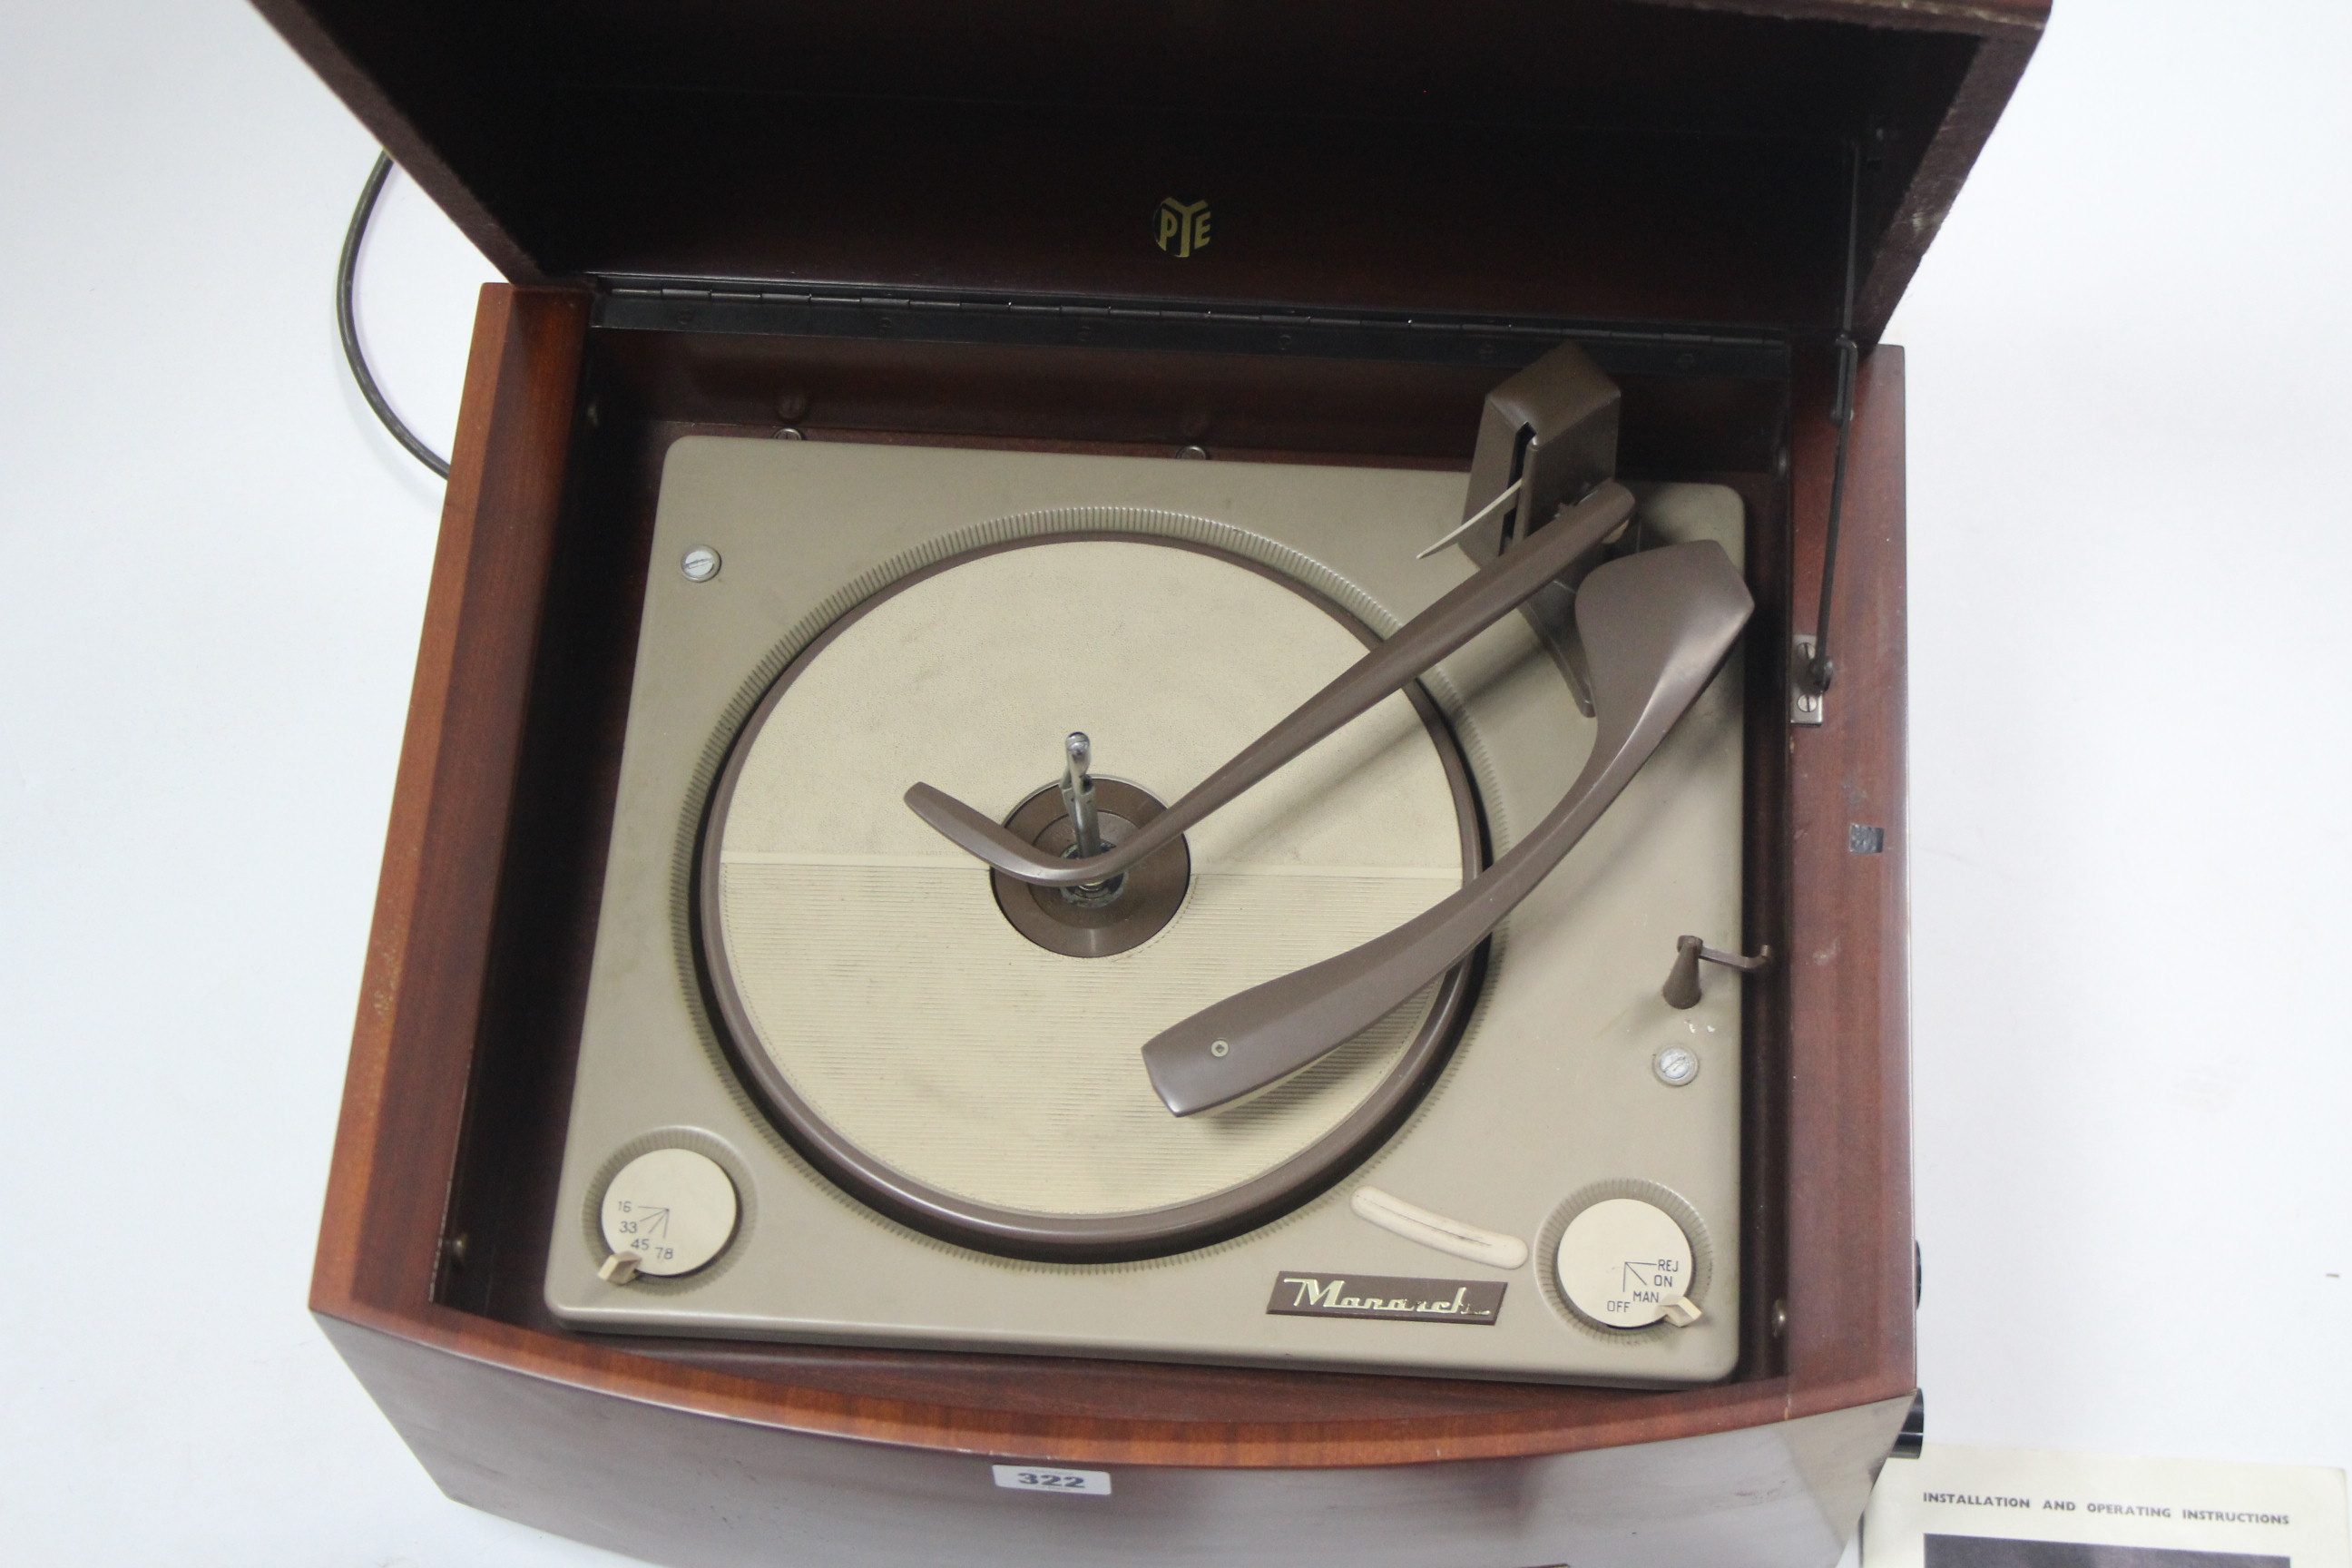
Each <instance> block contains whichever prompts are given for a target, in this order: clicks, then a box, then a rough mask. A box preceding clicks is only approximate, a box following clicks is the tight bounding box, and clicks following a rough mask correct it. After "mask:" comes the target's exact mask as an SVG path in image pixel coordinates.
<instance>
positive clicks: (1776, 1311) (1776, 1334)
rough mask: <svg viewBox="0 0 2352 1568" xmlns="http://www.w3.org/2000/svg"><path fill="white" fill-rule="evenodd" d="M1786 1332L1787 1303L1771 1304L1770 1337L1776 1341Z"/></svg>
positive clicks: (1787, 1325) (1787, 1322) (1777, 1302)
mask: <svg viewBox="0 0 2352 1568" xmlns="http://www.w3.org/2000/svg"><path fill="white" fill-rule="evenodd" d="M1788 1331H1789V1303H1788V1302H1786V1301H1775V1302H1773V1303H1772V1337H1773V1338H1774V1339H1776V1340H1777V1339H1779V1338H1780V1336H1781V1335H1782V1334H1785V1333H1787V1332H1788Z"/></svg>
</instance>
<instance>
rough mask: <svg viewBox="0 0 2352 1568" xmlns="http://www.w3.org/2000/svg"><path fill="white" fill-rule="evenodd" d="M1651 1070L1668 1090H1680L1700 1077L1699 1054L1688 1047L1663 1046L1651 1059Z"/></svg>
mask: <svg viewBox="0 0 2352 1568" xmlns="http://www.w3.org/2000/svg"><path fill="white" fill-rule="evenodd" d="M1650 1070H1651V1071H1652V1072H1654V1073H1656V1074H1657V1075H1658V1081H1659V1082H1660V1083H1662V1084H1664V1085H1665V1086H1666V1087H1667V1088H1668V1089H1680V1088H1682V1087H1683V1085H1685V1084H1686V1083H1688V1082H1690V1080H1691V1079H1695V1078H1696V1077H1698V1053H1697V1052H1696V1051H1695V1050H1692V1049H1691V1048H1690V1047H1688V1046H1662V1047H1659V1050H1658V1054H1657V1055H1656V1056H1654V1057H1652V1058H1650Z"/></svg>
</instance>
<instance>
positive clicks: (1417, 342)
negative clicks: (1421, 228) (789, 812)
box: [594, 277, 1790, 380]
mask: <svg viewBox="0 0 2352 1568" xmlns="http://www.w3.org/2000/svg"><path fill="white" fill-rule="evenodd" d="M600 281H601V282H603V283H604V292H603V293H602V294H600V296H599V298H598V300H597V304H596V311H595V317H594V321H595V324H596V325H597V326H599V327H603V328H606V329H608V330H611V331H660V332H726V333H743V334H750V335H755V336H774V337H814V338H869V339H872V338H898V339H903V340H906V341H908V342H960V343H1004V344H1046V345H1055V346H1066V347H1080V348H1100V349H1149V350H1160V351H1166V352H1174V353H1227V354H1274V355H1286V356H1296V357H1300V358H1308V359H1344V360H1401V361H1406V362H1411V363H1423V364H1480V365H1492V366H1494V367H1495V368H1496V369H1498V370H1509V369H1516V368H1517V367H1519V366H1521V365H1525V364H1528V363H1532V362H1533V361H1535V360H1536V359H1537V358H1538V357H1540V356H1541V355H1542V354H1543V353H1545V352H1546V351H1547V350H1549V349H1550V348H1552V347H1554V346H1555V345H1557V344H1559V343H1560V342H1565V341H1567V340H1570V339H1574V340H1575V341H1576V342H1579V343H1580V344H1582V345H1583V347H1584V348H1585V350H1586V352H1588V353H1591V355H1592V357H1593V358H1594V360H1596V361H1597V362H1598V363H1600V365H1601V368H1602V369H1603V370H1605V371H1608V372H1610V373H1611V374H1633V375H1710V376H1733V377H1739V378H1744V379H1756V380H1782V379H1785V378H1786V377H1787V376H1788V374H1789V360H1790V350H1789V340H1788V339H1787V338H1786V337H1783V336H1776V335H1770V334H1766V333H1742V332H1736V331H1680V330H1675V329H1671V328H1664V327H1656V328H1649V327H1628V326H1626V325H1624V324H1623V323H1613V324H1609V325H1601V324H1597V323H1594V322H1589V321H1565V320H1559V319H1554V318H1543V317H1520V318H1515V319H1497V318H1494V317H1475V316H1460V315H1444V314H1436V313H1431V314H1423V315H1413V316H1403V315H1392V316H1391V315H1370V314H1364V315H1340V314H1333V313H1328V312H1321V311H1309V310H1285V309H1281V308H1278V307H1267V308H1263V309H1261V308H1253V307H1245V306H1236V307H1231V308H1227V307H1214V308H1212V307H1209V306H1203V305H1200V304H1194V303H1181V302H1176V301H1170V300H1125V299H1106V298H1093V297H1067V296H1061V297H1055V296H1030V297H1021V296H1004V295H975V294H962V293H948V292H944V291H942V292H935V293H920V294H919V293H913V292H907V291H900V292H894V293H888V294H885V293H881V292H878V291H875V290H869V289H859V288H856V287H855V286H851V285H838V286H837V285H829V284H806V285H801V286H798V287H793V286H790V285H777V284H761V283H753V282H745V283H740V284H731V285H730V284H729V283H725V282H715V281H711V280H709V279H696V280H693V281H690V282H684V281H669V280H665V279H648V278H635V277H614V278H607V279H600Z"/></svg>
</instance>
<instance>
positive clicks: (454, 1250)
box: [448, 1230, 467, 1268]
mask: <svg viewBox="0 0 2352 1568" xmlns="http://www.w3.org/2000/svg"><path fill="white" fill-rule="evenodd" d="M466 1242H467V1234H466V1233H465V1232H464V1231H462V1230H461V1231H459V1232H458V1233H457V1235H455V1236H453V1237H450V1238H449V1242H448V1251H449V1261H450V1263H451V1264H452V1265H454V1266H455V1267H457V1268H464V1267H466Z"/></svg>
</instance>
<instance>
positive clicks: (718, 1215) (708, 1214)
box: [597, 1149, 737, 1285]
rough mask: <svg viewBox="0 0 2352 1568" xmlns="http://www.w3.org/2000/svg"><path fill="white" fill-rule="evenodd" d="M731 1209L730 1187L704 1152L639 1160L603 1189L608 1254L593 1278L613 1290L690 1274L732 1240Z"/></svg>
mask: <svg viewBox="0 0 2352 1568" xmlns="http://www.w3.org/2000/svg"><path fill="white" fill-rule="evenodd" d="M736 1211H737V1203H736V1196H735V1184H734V1183H733V1182H732V1181H731V1180H730V1179H729V1178H728V1175H727V1173H726V1171H724V1170H723V1169H721V1168H720V1166H719V1162H718V1161H716V1160H713V1159H712V1158H710V1156H709V1155H708V1154H698V1153H696V1152H694V1151H693V1150H691V1149H656V1150H654V1151H653V1152H651V1153H646V1154H640V1155H638V1156H637V1157H636V1158H635V1159H634V1160H632V1161H630V1162H629V1163H627V1164H625V1165H624V1166H622V1167H621V1168H620V1170H619V1171H618V1172H616V1173H614V1177H613V1179H612V1181H610V1182H609V1183H607V1184H605V1187H604V1204H603V1205H601V1209H600V1213H599V1215H598V1218H599V1220H600V1221H601V1228H602V1229H603V1231H604V1245H605V1246H606V1247H609V1248H610V1249H611V1251H612V1256H611V1257H610V1258H606V1259H605V1262H604V1268H600V1269H599V1270H597V1273H598V1274H599V1275H600V1276H601V1277H602V1278H604V1279H606V1280H609V1281H610V1282H612V1283H613V1284H615V1285H625V1284H627V1283H628V1282H629V1281H630V1280H631V1279H634V1278H635V1277H636V1276H637V1275H640V1274H644V1275H648V1276H660V1277H667V1276H669V1275H677V1274H691V1273H693V1272H694V1271H695V1270H696V1269H698V1268H701V1267H702V1266H703V1265H704V1264H706V1263H708V1262H709V1261H710V1260H711V1259H712V1258H716V1257H718V1256H719V1253H721V1252H723V1251H725V1250H726V1247H727V1244H728V1243H729V1242H730V1241H731V1240H733V1239H734V1237H735V1220H736Z"/></svg>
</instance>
